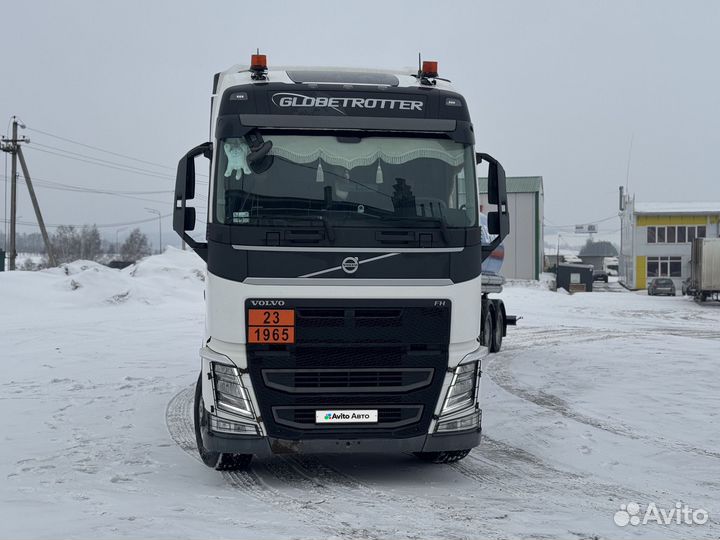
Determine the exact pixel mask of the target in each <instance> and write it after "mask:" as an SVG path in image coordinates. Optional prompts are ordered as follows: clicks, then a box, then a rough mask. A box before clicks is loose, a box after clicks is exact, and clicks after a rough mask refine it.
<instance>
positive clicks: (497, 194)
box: [475, 153, 510, 260]
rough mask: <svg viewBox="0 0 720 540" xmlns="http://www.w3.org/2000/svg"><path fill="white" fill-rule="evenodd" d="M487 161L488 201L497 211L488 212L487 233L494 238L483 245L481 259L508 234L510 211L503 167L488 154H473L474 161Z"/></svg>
mask: <svg viewBox="0 0 720 540" xmlns="http://www.w3.org/2000/svg"><path fill="white" fill-rule="evenodd" d="M483 160H485V161H487V162H488V166H489V167H488V203H489V204H493V205H495V206H497V211H495V212H488V214H487V216H488V233H490V234H491V235H495V239H494V240H493V241H492V242H491V243H490V244H489V245H487V246H483V257H482V258H483V260H485V258H487V257H488V256H489V255H490V253H492V252H493V251H494V250H495V248H497V247H498V246H499V245H500V244H501V243H502V241H503V240H504V239H505V237H506V236H507V235H508V234H510V212H509V210H508V198H507V181H506V178H505V169H504V168H503V166H502V165H501V164H500V162H499V161H498V160H497V159H495V158H494V157H492V156H491V155H489V154H482V153H477V154H475V161H476V162H477V163H481V162H482V161H483Z"/></svg>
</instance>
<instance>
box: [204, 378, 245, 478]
mask: <svg viewBox="0 0 720 540" xmlns="http://www.w3.org/2000/svg"><path fill="white" fill-rule="evenodd" d="M194 411H195V415H194V416H195V418H194V419H195V441H196V442H197V448H198V453H199V454H200V459H201V460H202V462H203V463H204V464H205V465H207V466H208V467H212V468H213V469H215V470H217V471H236V470H239V469H246V468H247V467H248V465H250V462H251V461H252V457H253V455H252V454H226V453H221V452H214V451H212V450H208V449H207V448H205V445H204V444H203V440H202V432H201V429H202V428H203V427H204V428H207V425H208V418H207V411H206V410H205V403H204V402H203V397H202V373H200V375H199V376H198V381H197V385H196V386H195V406H194Z"/></svg>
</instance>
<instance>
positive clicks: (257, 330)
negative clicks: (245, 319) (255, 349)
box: [248, 326, 295, 343]
mask: <svg viewBox="0 0 720 540" xmlns="http://www.w3.org/2000/svg"><path fill="white" fill-rule="evenodd" d="M248 343H295V327H293V326H249V327H248Z"/></svg>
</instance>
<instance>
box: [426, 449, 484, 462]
mask: <svg viewBox="0 0 720 540" xmlns="http://www.w3.org/2000/svg"><path fill="white" fill-rule="evenodd" d="M469 453H470V449H469V448H468V449H467V450H446V451H444V452H414V454H415V457H417V458H418V459H420V460H422V461H427V462H428V463H455V462H456V461H460V460H461V459H462V458H464V457H465V456H467V455H468V454H469Z"/></svg>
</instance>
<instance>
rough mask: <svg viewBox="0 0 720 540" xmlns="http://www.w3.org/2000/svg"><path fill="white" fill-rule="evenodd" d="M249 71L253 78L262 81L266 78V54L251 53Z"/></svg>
mask: <svg viewBox="0 0 720 540" xmlns="http://www.w3.org/2000/svg"><path fill="white" fill-rule="evenodd" d="M250 72H251V73H252V78H253V79H254V80H256V81H257V80H260V81H264V80H266V79H267V56H265V55H264V54H260V51H258V52H257V54H253V55H252V56H251V57H250Z"/></svg>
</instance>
